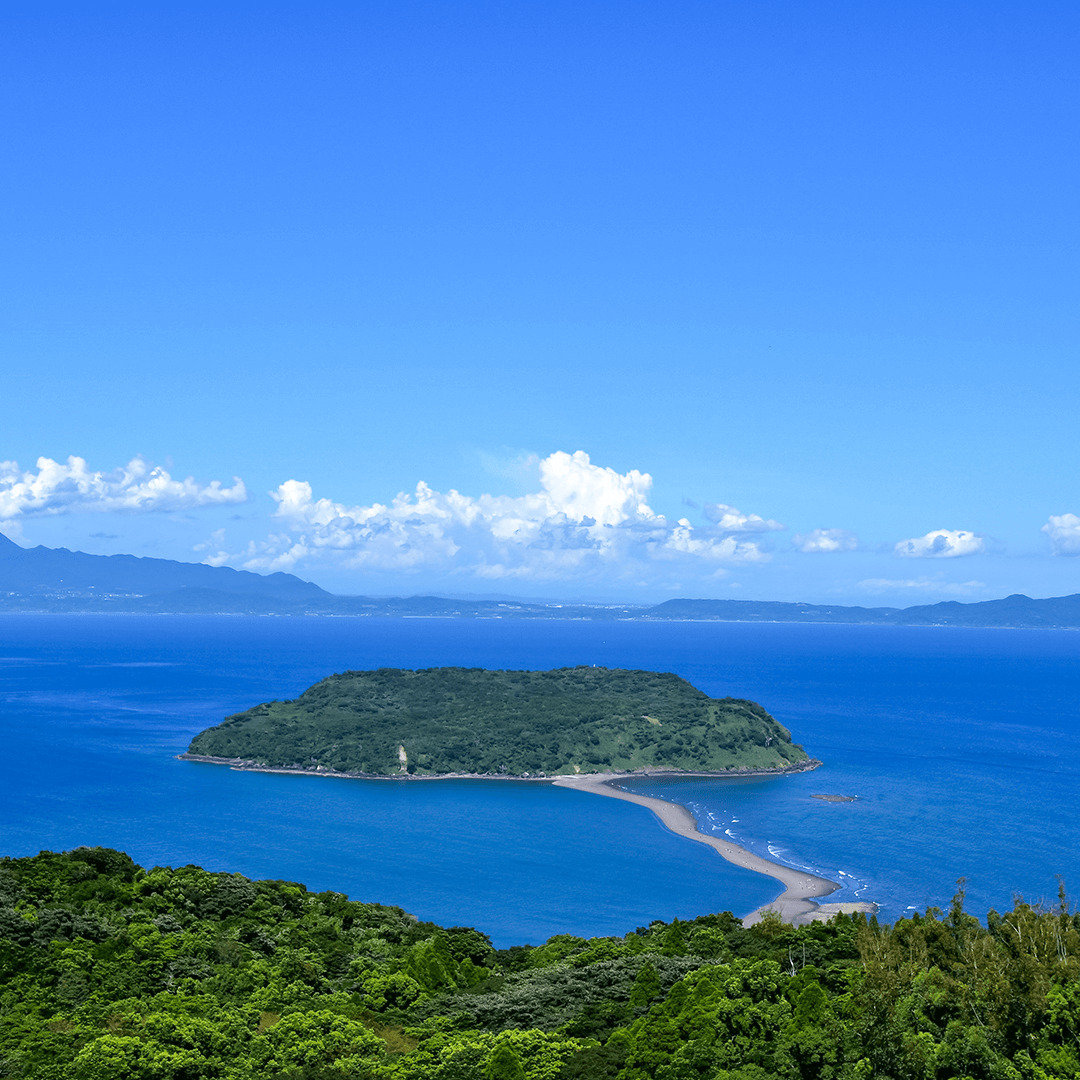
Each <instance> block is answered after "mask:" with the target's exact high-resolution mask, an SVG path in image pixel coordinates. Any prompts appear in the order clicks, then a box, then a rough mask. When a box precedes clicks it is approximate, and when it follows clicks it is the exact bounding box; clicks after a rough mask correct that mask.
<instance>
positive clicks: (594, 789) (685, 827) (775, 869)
mask: <svg viewBox="0 0 1080 1080" xmlns="http://www.w3.org/2000/svg"><path fill="white" fill-rule="evenodd" d="M177 757H178V758H179V759H180V760H181V761H197V762H201V763H203V764H206V765H227V766H228V767H229V768H231V769H234V770H237V771H240V772H265V773H284V774H286V775H293V776H323V777H328V778H335V779H341V780H383V781H389V782H390V783H399V784H400V783H403V782H408V783H413V782H414V781H418V780H419V781H438V780H500V781H506V780H510V781H517V782H519V783H526V784H528V783H534V784H535V783H541V784H554V785H555V786H557V787H569V788H577V789H579V790H580V791H588V792H591V793H592V794H594V795H605V796H607V797H608V798H611V799H624V800H625V801H626V802H632V803H637V804H638V805H639V806H647V807H648V808H649V809H650V810H651V811H652V812H653V813H654V814H655V815H656V816H657V817H658V818H659V819H660V821H661V822H662V823H663V824H664V825H665V826H667V828H669V829H670V830H671V831H672V832H673V833H677V834H678V835H679V836H685V837H686V838H687V839H688V840H697V841H698V842H699V843H702V844H708V845H709V847H711V848H714V849H715V850H716V851H717V853H718V854H719V855H720V856H721V857H723V858H725V859H727V861H728V862H730V863H734V864H735V865H736V866H741V867H742V868H743V869H744V870H753V871H754V872H755V873H758V874H765V875H766V876H767V877H771V878H773V879H774V880H775V881H778V882H780V884H781V885H782V886H783V887H784V891H783V892H782V893H781V894H780V895H779V896H778V897H777V898H776V899H775V900H773V901H772V902H771V903H769V904H765V905H764V906H763V907H760V908H758V909H757V910H756V911H752V912H751V913H750V914H749V915H747V916H746V918H744V919H743V923H744V924H745V925H747V926H750V925H752V924H753V923H756V922H759V921H760V920H761V917H762V916H763V915H764V914H765V912H766V911H775V912H777V913H778V914H779V915H780V917H781V918H782V919H783V920H784V922H786V923H792V924H793V925H796V926H800V925H803V924H805V923H809V922H825V921H827V920H828V919H831V918H832V917H833V915H836V914H839V913H840V912H844V913H848V914H849V913H851V912H854V911H864V912H868V913H869V912H875V911H877V905H876V904H872V903H868V902H866V901H862V900H859V901H853V902H849V903H843V904H819V903H816V902H815V898H816V897H820V896H828V895H829V894H830V893H833V892H836V890H837V889H839V888H840V886H839V885H838V884H837V883H836V882H835V881H830V880H829V879H828V878H823V877H818V876H817V875H816V874H810V873H807V872H806V871H802V870H792V869H791V868H790V867H788V866H781V865H780V864H779V863H774V862H771V861H770V860H769V859H763V858H761V857H760V856H759V855H755V854H754V853H753V852H750V851H747V850H746V848H744V847H740V846H739V845H738V844H736V843H733V842H732V841H731V840H728V839H727V838H726V837H724V838H721V837H717V836H709V835H708V834H706V833H703V832H701V831H700V830H699V829H698V823H697V819H696V818H695V817H694V815H693V814H691V813H690V811H689V810H687V809H686V807H685V806H680V805H679V804H678V803H671V802H666V801H665V800H663V799H652V798H649V796H647V795H635V794H634V793H633V792H630V791H623V790H622V789H621V788H618V787H615V786H614V785H615V784H617V783H619V782H620V781H626V780H632V779H634V778H635V777H643V778H649V779H662V778H663V777H665V776H672V777H674V776H678V777H688V776H700V777H703V778H709V779H714V780H715V779H725V778H726V779H744V778H746V777H751V776H782V775H784V774H787V773H797V772H806V771H809V770H811V769H814V768H816V767H817V766H818V765H820V764H821V762H819V761H817V760H816V759H814V758H811V759H810V760H809V761H806V762H801V763H800V764H798V765H792V766H789V767H788V768H785V769H763V770H754V769H739V770H735V769H733V770H732V771H730V772H727V773H715V772H701V773H697V772H680V771H678V770H670V771H669V770H659V769H657V770H652V769H650V770H641V771H640V772H634V773H585V774H582V775H580V776H558V777H551V776H493V775H491V774H477V773H452V774H440V775H438V776H413V775H410V774H409V773H407V772H402V773H398V774H396V775H393V776H386V775H381V774H372V773H347V772H335V771H333V770H332V769H326V768H324V767H323V766H319V767H318V768H315V769H299V768H279V767H274V766H270V765H262V764H260V763H259V762H257V761H253V760H250V759H245V758H222V757H210V756H208V755H203V754H192V753H183V754H177Z"/></svg>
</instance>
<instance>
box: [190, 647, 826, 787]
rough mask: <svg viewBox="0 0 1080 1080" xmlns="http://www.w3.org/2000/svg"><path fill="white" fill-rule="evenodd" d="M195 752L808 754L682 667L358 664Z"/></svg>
mask: <svg viewBox="0 0 1080 1080" xmlns="http://www.w3.org/2000/svg"><path fill="white" fill-rule="evenodd" d="M189 750H190V752H191V753H193V754H202V755H207V756H210V757H222V758H239V759H242V760H248V761H255V762H258V763H260V764H264V765H271V766H278V767H286V768H303V769H312V770H315V769H323V770H333V771H338V772H352V773H364V774H371V775H381V776H386V775H400V774H401V773H402V772H403V771H406V770H407V771H408V772H409V773H414V774H417V775H420V776H424V775H439V774H446V773H465V774H480V775H492V776H525V775H531V776H538V775H539V776H553V775H557V774H560V773H576V772H583V773H589V772H602V771H604V770H607V769H614V770H618V771H626V772H629V771H633V770H635V769H642V768H668V769H683V770H701V771H723V770H727V769H736V768H751V769H776V768H784V767H787V766H790V765H793V764H798V763H800V762H803V761H806V760H807V758H806V754H805V753H804V752H803V750H802V748H801V747H798V746H795V745H793V744H792V742H791V734H790V732H788V731H787V729H786V728H784V727H782V726H781V725H780V724H779V723H777V721H776V720H774V719H773V718H772V717H771V716H770V715H769V714H768V713H767V712H766V711H765V710H764V709H763V708H762V707H761V706H760V705H756V704H754V703H753V702H752V701H741V700H738V699H736V698H722V699H717V698H710V697H709V696H708V695H707V694H705V693H703V692H702V691H700V690H697V689H695V688H694V687H693V686H691V685H690V684H689V683H688V682H686V681H685V680H684V679H680V678H679V677H678V676H677V675H670V674H659V673H657V672H652V671H623V670H618V669H610V668H595V667H576V668H562V669H560V670H558V671H486V670H484V669H483V668H428V669H426V670H424V671H403V670H401V669H398V668H381V669H380V670H378V671H347V672H345V673H344V674H341V675H332V676H330V678H328V679H323V680H322V682H319V683H316V684H315V685H314V686H312V687H311V688H310V689H308V690H306V691H305V692H304V693H303V694H301V695H300V697H298V698H296V699H295V700H293V701H272V702H269V703H266V704H263V705H258V706H256V707H255V708H253V709H249V710H248V711H247V712H242V713H238V714H237V715H235V716H230V717H229V718H228V719H226V720H225V721H224V722H223V723H221V724H219V725H218V726H217V727H213V728H209V729H208V730H206V731H203V732H201V733H200V734H199V735H196V736H195V738H194V739H193V740H192V742H191V746H190V748H189Z"/></svg>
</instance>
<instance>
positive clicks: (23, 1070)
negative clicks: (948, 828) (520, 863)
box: [0, 848, 1080, 1080]
mask: <svg viewBox="0 0 1080 1080" xmlns="http://www.w3.org/2000/svg"><path fill="white" fill-rule="evenodd" d="M1078 974H1080V918H1078V917H1077V916H1075V915H1073V914H1072V913H1070V912H1069V911H1068V910H1067V908H1066V905H1065V904H1064V902H1062V903H1061V904H1060V905H1058V906H1057V907H1055V908H1054V909H1052V910H1040V909H1034V908H1031V907H1029V906H1027V905H1025V904H1023V903H1017V905H1016V907H1015V909H1014V910H1013V911H1012V912H1010V913H1009V914H1007V915H1005V916H999V915H996V914H993V913H991V915H990V917H989V919H988V923H987V925H986V926H982V925H980V924H979V922H978V921H977V920H976V919H974V918H972V917H970V916H968V915H966V914H964V912H963V908H962V895H961V896H958V897H957V900H956V901H955V902H954V905H953V908H952V910H951V911H950V913H949V914H948V915H947V916H945V917H942V915H941V913H940V912H935V911H930V912H928V913H927V914H926V915H925V916H915V917H913V918H911V919H905V920H901V921H900V922H899V923H897V924H896V925H895V926H894V927H891V928H889V927H882V926H878V925H877V924H876V923H875V922H874V921H873V920H870V921H869V922H867V921H866V919H865V918H864V917H862V916H855V917H847V916H838V917H837V918H835V919H834V920H833V921H832V922H830V923H828V924H825V925H822V924H816V925H812V926H809V927H804V928H800V929H793V928H791V927H787V926H784V925H783V924H782V923H780V922H779V920H777V919H766V920H765V921H764V922H762V923H759V924H758V925H756V926H754V927H751V928H744V927H742V925H741V924H740V922H739V920H738V919H735V918H734V917H733V916H731V915H729V914H725V915H708V916H704V917H702V918H699V919H694V920H692V921H689V922H676V923H672V924H664V923H654V924H652V925H651V926H649V927H641V928H639V929H637V930H636V931H632V932H631V933H629V934H627V935H626V936H625V937H622V938H592V939H583V938H576V937H570V936H565V935H563V936H559V937H555V938H552V939H551V940H550V941H548V942H547V943H546V944H544V945H541V946H538V947H535V948H533V947H527V946H521V947H515V948H511V949H507V950H502V951H496V950H495V949H493V948H492V947H491V945H490V943H489V941H488V939H487V938H486V937H485V936H484V935H483V934H480V933H478V932H477V931H475V930H470V929H464V928H456V929H442V928H440V927H438V926H435V925H433V924H431V923H421V922H418V921H416V920H415V919H414V918H412V917H410V916H409V915H407V914H406V913H405V912H403V911H401V910H400V909H398V908H390V907H381V906H378V905H374V904H362V903H356V902H352V901H349V900H347V899H346V898H345V897H344V896H341V895H340V894H337V893H332V892H326V893H319V894H312V893H309V892H307V891H306V890H305V889H304V888H303V886H300V885H294V884H290V883H287V882H280V881H248V880H247V879H245V878H243V877H240V876H239V875H235V874H212V873H208V872H206V871H204V870H201V869H199V868H198V867H194V866H188V867H182V868H179V869H175V870H173V869H165V868H161V867H157V868H154V869H152V870H149V871H145V870H142V869H140V868H139V867H137V866H136V865H135V864H134V863H133V862H132V861H131V859H129V858H128V857H127V856H126V855H123V854H121V853H119V852H115V851H110V850H108V849H103V848H81V849H78V850H76V851H73V852H70V853H68V854H66V855H59V854H53V853H48V852H46V853H42V854H41V855H38V856H35V857H34V858H26V859H4V860H0V1076H3V1077H25V1078H37V1080H60V1078H65V1080H66V1078H68V1077H71V1078H73V1080H121V1078H123V1080H129V1078H130V1080H216V1078H220V1080H288V1078H292V1080H304V1078H306V1080H349V1078H351V1080H483V1078H496V1080H508V1078H511V1077H514V1078H518V1080H573V1078H582V1080H769V1078H783V1080H830V1078H836V1080H861V1078H868V1077H876V1078H879V1080H950V1078H952V1080H964V1078H968V1080H1064V1078H1066V1077H1070V1078H1073V1077H1076V1076H1078V1075H1080V981H1078Z"/></svg>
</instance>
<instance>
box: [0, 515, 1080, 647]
mask: <svg viewBox="0 0 1080 1080" xmlns="http://www.w3.org/2000/svg"><path fill="white" fill-rule="evenodd" d="M0 611H39V612H40V611H53V612H69V613H72V612H94V611H117V612H132V613H155V614H173V613H192V614H204V615H211V614H245V615H263V614H278V615H379V616H388V615H397V616H412V617H428V618H501V619H515V618H516V619H589V620H611V619H619V620H624V619H647V620H650V621H662V620H687V619H692V620H706V621H718V622H813V623H860V624H864V623H865V624H879V625H889V626H983V627H1014V628H1015V627H1032V628H1035V627H1056V628H1080V593H1076V594H1073V595H1070V596H1055V597H1049V598H1047V599H1032V598H1031V597H1029V596H1023V595H1022V594H1020V593H1014V594H1013V595H1012V596H1007V597H1004V598H1003V599H999V600H982V601H977V602H974V603H961V602H959V601H956V600H947V601H944V602H942V603H938V604H921V605H917V606H915V607H909V608H893V607H872V608H871V607H854V606H851V607H849V606H845V605H842V604H805V603H787V602H784V601H779V600H695V599H687V598H681V599H673V600H666V601H664V602H663V603H661V604H656V605H654V606H651V607H649V606H635V605H632V604H552V603H545V602H541V601H532V600H462V599H452V598H448V597H440V596H409V597H371V596H336V595H334V594H333V593H329V592H327V591H326V590H325V589H322V588H320V587H319V586H318V585H315V584H313V583H312V582H310V581H303V580H302V579H300V578H298V577H296V576H295V575H293V574H284V573H280V572H279V573H274V574H256V573H252V572H251V571H248V570H234V569H233V568H232V567H228V566H207V565H205V564H204V563H186V562H177V561H175V560H173V559H158V558H150V557H138V556H135V555H88V554H86V553H85V552H81V551H69V550H68V549H67V548H47V547H43V546H38V547H35V548H23V547H20V546H19V545H18V544H16V543H14V541H12V540H9V539H8V538H7V537H6V536H4V535H3V534H0Z"/></svg>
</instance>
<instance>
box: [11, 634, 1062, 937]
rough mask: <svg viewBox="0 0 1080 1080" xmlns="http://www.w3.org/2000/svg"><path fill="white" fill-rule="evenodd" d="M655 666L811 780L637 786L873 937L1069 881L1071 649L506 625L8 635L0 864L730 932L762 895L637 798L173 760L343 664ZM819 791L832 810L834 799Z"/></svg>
mask: <svg viewBox="0 0 1080 1080" xmlns="http://www.w3.org/2000/svg"><path fill="white" fill-rule="evenodd" d="M445 664H453V665H463V666H482V667H493V668H535V669H543V668H551V667H561V666H568V665H576V664H597V665H604V666H609V667H629V668H647V669H651V670H660V671H674V672H676V673H677V674H679V675H682V676H684V677H685V678H687V679H689V680H690V681H691V682H692V683H693V684H694V685H695V686H698V687H700V688H701V689H702V690H705V691H706V692H708V693H710V694H712V695H714V696H723V695H732V696H735V697H747V698H752V699H753V700H756V701H759V702H761V703H762V704H763V705H764V706H765V707H766V708H767V709H768V710H769V711H770V712H771V713H772V714H773V715H774V716H776V717H777V719H779V720H780V721H781V722H782V723H783V724H785V725H787V726H788V727H789V728H791V729H792V731H793V733H794V737H795V739H796V741H797V742H800V743H802V744H803V745H804V746H805V748H806V749H807V751H808V752H809V753H810V754H812V755H813V756H815V757H818V758H820V759H821V760H822V761H823V762H824V764H823V765H822V767H821V768H819V769H817V770H815V771H813V772H811V773H804V774H800V775H796V776H788V777H775V778H765V779H746V780H736V781H714V780H692V779H682V780H665V781H642V780H635V781H634V782H633V784H632V786H633V788H634V790H638V791H642V792H645V793H648V794H652V795H656V796H659V797H662V798H669V799H673V800H675V801H678V802H682V803H684V804H685V805H688V806H689V807H690V808H691V810H692V811H693V812H694V813H695V815H696V816H697V817H698V819H699V821H700V822H701V824H702V827H703V828H706V829H711V830H713V831H716V832H717V833H727V834H728V835H730V836H731V837H732V838H733V839H735V840H737V841H738V842H739V843H741V844H743V845H745V846H746V847H748V848H750V849H751V850H753V851H755V852H757V853H759V854H762V855H766V856H769V857H772V858H774V859H777V860H779V861H782V862H785V863H788V864H789V865H792V866H798V867H805V868H807V869H809V870H812V871H813V872H815V873H819V874H822V875H824V876H826V877H831V878H832V879H833V880H836V881H838V882H840V883H841V884H842V885H843V889H842V891H841V892H838V893H836V894H834V895H833V896H832V897H830V899H856V898H858V899H866V900H873V901H876V902H877V903H878V904H879V906H880V912H881V914H880V917H881V918H882V919H883V920H885V921H892V920H893V919H895V918H897V917H899V916H901V915H904V914H906V913H910V912H911V911H912V910H920V911H921V910H924V909H925V908H926V907H928V906H937V907H943V908H947V907H948V904H949V902H950V900H951V898H952V896H953V894H954V893H955V891H956V889H957V880H958V879H960V878H964V879H966V907H967V910H968V911H970V912H972V913H973V914H977V915H980V916H982V915H985V913H986V912H987V910H989V909H990V908H996V909H998V910H1005V909H1007V908H1009V907H1010V906H1011V905H1012V903H1013V899H1014V896H1015V895H1017V894H1019V895H1022V896H1023V897H1024V898H1025V899H1027V900H1029V901H1033V902H1034V901H1038V900H1042V899H1044V900H1047V901H1049V902H1053V901H1056V898H1057V892H1058V887H1059V884H1058V882H1059V877H1060V879H1062V880H1063V881H1064V884H1065V887H1066V888H1067V889H1072V890H1074V891H1075V890H1078V889H1080V845H1078V844H1077V825H1076V817H1077V815H1076V808H1077V801H1078V795H1077V792H1078V788H1080V784H1078V781H1080V695H1078V689H1080V634H1076V633H1074V632H1069V631H1053V630H970V629H947V628H935V627H877V626H866V627H860V626H827V625H822V626H806V625H794V624H764V625H754V624H738V623H633V622H627V623H600V622H570V621H567V622H560V621H552V622H527V621H511V620H494V619H493V620H450V619H374V618H341V619H335V618H303V619H290V618H246V617H216V618H215V617H201V616H171V617H170V616H89V615H88V616H66V615H41V616H37V615H19V616H0V729H2V733H3V751H4V753H3V755H2V756H0V853H3V854H7V855H28V854H34V853H36V852H37V851H39V850H42V849H49V850H54V851H60V850H66V849H69V848H71V847H75V846H77V845H80V844H101V845H107V846H111V847H116V848H121V849H123V850H126V851H128V852H129V853H130V854H131V855H132V856H133V857H134V858H135V859H136V860H137V861H139V862H140V863H142V864H143V865H146V866H150V865H155V864H168V865H180V864H185V863H197V864H199V865H202V866H205V867H207V868H209V869H212V870H230V871H238V872H240V873H243V874H246V875H248V876H252V877H268V878H279V879H287V880H294V881H301V882H303V883H304V884H306V885H307V886H308V887H310V888H312V889H316V890H323V889H332V890H335V891H338V892H343V893H346V894H348V895H349V896H350V897H352V898H353V899H356V900H364V901H371V902H380V903H388V904H396V905H400V906H402V907H404V908H406V909H407V910H408V911H410V912H412V913H413V914H415V915H417V916H419V917H420V918H423V919H431V920H434V921H437V922H440V923H442V924H444V925H448V926H450V925H457V926H460V925H467V926H476V927H478V928H479V929H481V930H483V931H485V932H486V933H488V934H490V935H491V937H492V939H493V940H494V942H495V943H496V945H499V946H506V945H510V944H519V943H527V942H531V943H536V942H539V941H543V940H544V939H546V938H547V937H549V936H550V935H552V934H556V933H572V934H579V935H583V936H584V935H594V934H624V933H626V932H627V931H629V930H632V929H634V928H635V927H636V926H640V925H645V924H647V923H648V922H650V921H651V920H653V919H664V920H670V919H672V918H674V917H679V918H690V917H693V916H694V915H698V914H703V913H705V912H709V911H723V910H731V911H734V912H735V913H736V914H738V915H743V914H746V913H747V912H749V911H751V910H753V909H754V908H756V907H758V906H760V905H761V904H763V903H765V902H767V901H768V900H770V899H772V898H773V897H774V896H775V895H776V894H777V892H778V891H779V887H778V886H777V885H776V884H775V883H774V882H773V881H772V880H771V879H766V878H763V877H761V876H759V875H756V874H751V873H749V872H747V871H743V870H740V869H738V868H736V867H733V866H731V865H729V864H727V863H725V862H724V861H723V860H722V859H720V858H719V857H717V856H716V855H715V854H714V853H713V852H712V851H710V850H708V849H707V848H705V847H704V846H702V845H699V844H695V843H693V842H692V841H689V840H685V839H683V838H680V837H677V836H675V835H673V834H671V833H669V832H668V831H667V830H665V829H664V828H663V827H662V826H661V825H660V824H659V823H658V822H657V820H656V819H655V817H653V815H652V814H651V813H650V812H649V811H648V810H646V809H644V808H642V807H637V806H634V805H632V804H628V803H624V802H619V801H616V800H609V799H602V798H598V797H596V796H592V795H589V794H586V793H583V792H576V791H570V790H566V789H561V788H553V787H551V786H549V785H536V784H523V783H513V782H500V781H490V782H489V781H439V782H427V783H401V782H396V781H350V780H340V779H328V778H321V777H296V776H281V775H270V774H260V773H242V772H234V771H232V770H229V769H226V768H222V767H220V766H213V765H200V764H194V763H190V762H181V761H178V760H176V756H175V755H176V754H178V753H180V752H181V751H182V750H184V749H185V747H186V745H187V743H188V740H189V739H190V738H191V736H192V735H194V734H195V733H196V732H198V731H200V730H202V729H203V728H205V727H207V726H210V725H211V724H215V723H217V722H218V721H220V720H221V719H222V718H223V717H225V716H226V715H228V714H229V713H232V712H236V711H239V710H241V709H244V708H247V707H249V706H250V705H252V704H255V703H256V702H259V701H263V700H268V699H272V698H288V697H294V696H296V695H297V694H298V693H300V692H301V691H302V690H304V689H305V688H306V687H307V686H308V685H310V684H311V683H313V682H315V681H317V680H318V679H320V678H322V677H324V676H326V675H328V674H331V673H333V672H336V671H343V670H347V669H350V668H351V669H363V668H373V667H381V666H392V667H414V668H415V667H433V666H439V665H445ZM815 794H831V795H844V796H851V797H852V798H851V799H850V801H841V802H833V801H825V800H821V799H815V798H813V797H812V796H813V795H815Z"/></svg>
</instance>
